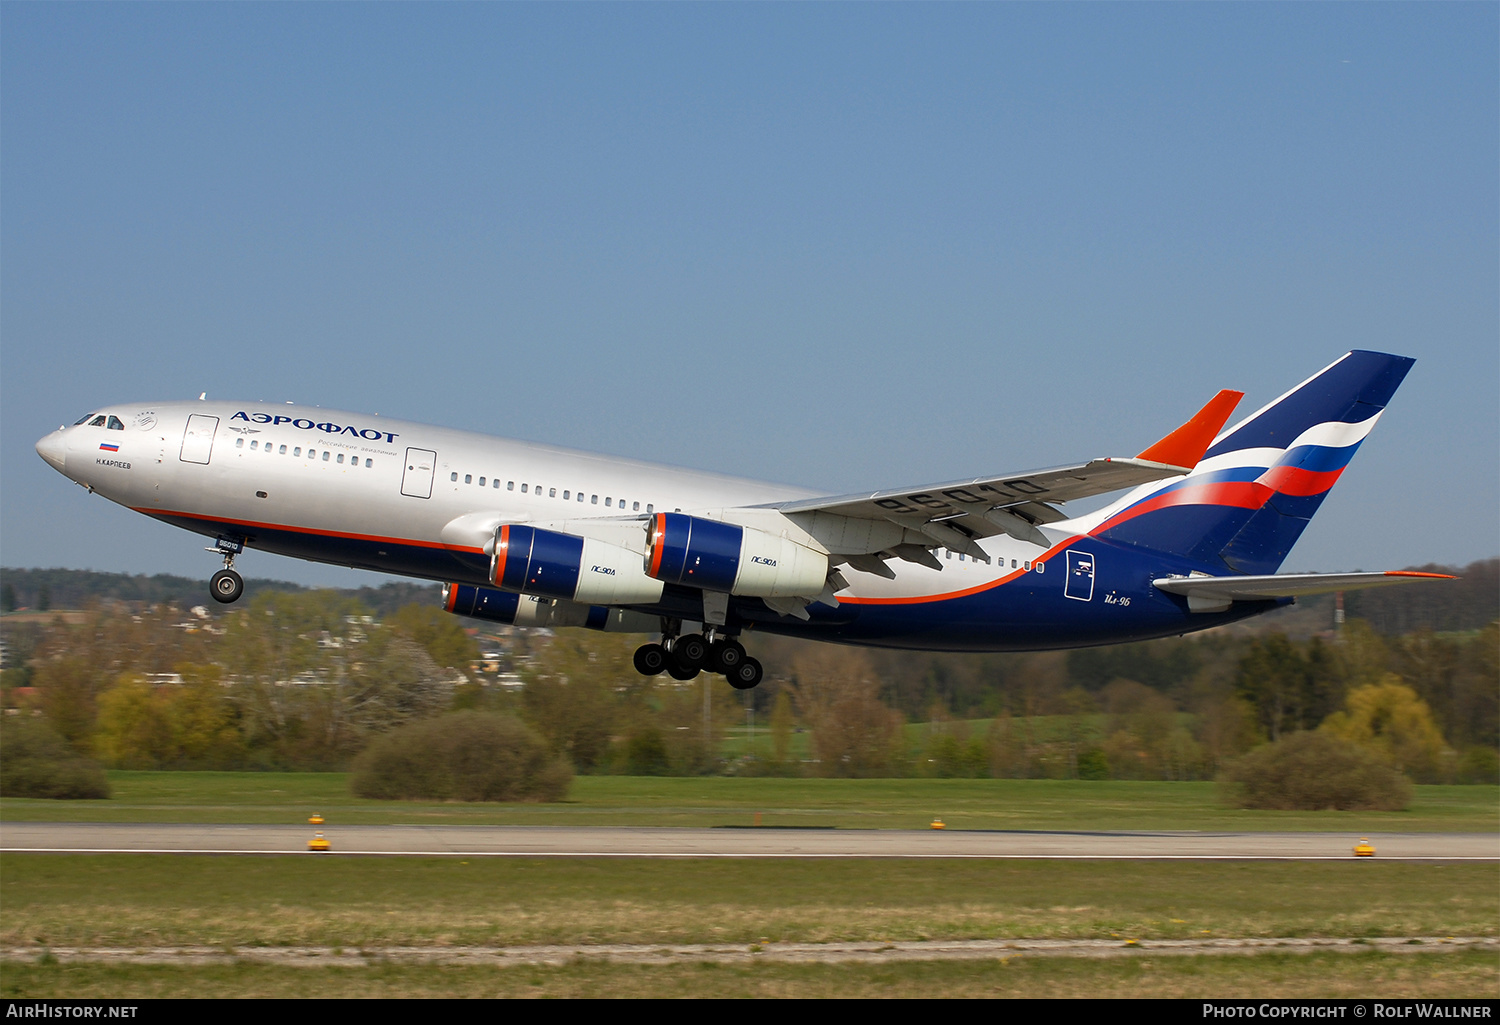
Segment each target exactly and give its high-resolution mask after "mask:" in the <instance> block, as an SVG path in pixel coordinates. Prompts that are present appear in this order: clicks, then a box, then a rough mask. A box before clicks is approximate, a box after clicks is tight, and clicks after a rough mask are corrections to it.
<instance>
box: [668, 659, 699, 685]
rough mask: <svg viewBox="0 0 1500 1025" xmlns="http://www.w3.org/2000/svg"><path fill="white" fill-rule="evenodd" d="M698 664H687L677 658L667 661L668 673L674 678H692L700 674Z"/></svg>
mask: <svg viewBox="0 0 1500 1025" xmlns="http://www.w3.org/2000/svg"><path fill="white" fill-rule="evenodd" d="M698 671H699V670H698V667H697V666H685V665H683V664H682V663H681V662H678V661H677V660H676V659H675V658H674V659H670V660H668V662H667V675H668V676H670V677H671V678H672V679H674V680H692V679H695V678H696V677H697V676H698Z"/></svg>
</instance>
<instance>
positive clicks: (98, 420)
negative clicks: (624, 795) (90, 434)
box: [89, 413, 105, 427]
mask: <svg viewBox="0 0 1500 1025" xmlns="http://www.w3.org/2000/svg"><path fill="white" fill-rule="evenodd" d="M104 420H105V417H104V414H103V413H100V414H99V415H98V416H96V417H94V419H92V420H90V421H89V426H90V427H103V426H104Z"/></svg>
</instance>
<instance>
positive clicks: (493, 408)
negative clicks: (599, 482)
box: [0, 3, 1500, 585]
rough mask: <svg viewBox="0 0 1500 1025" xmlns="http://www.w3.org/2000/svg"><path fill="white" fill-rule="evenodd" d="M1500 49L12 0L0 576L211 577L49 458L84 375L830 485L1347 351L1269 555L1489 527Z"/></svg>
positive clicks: (1151, 29) (798, 17)
mask: <svg viewBox="0 0 1500 1025" xmlns="http://www.w3.org/2000/svg"><path fill="white" fill-rule="evenodd" d="M1497 53H1500V8H1497V7H1496V6H1495V5H1493V4H1421V5H1403V4H1381V5H1374V4H1279V5H1259V4H1255V5H1237V4H1204V5H1191V4H1145V5H1134V4H1110V5H1065V4H1036V5H1031V4H1000V5H979V4H963V5H942V4H934V5H905V4H879V5H860V4H816V5H795V4H750V5H737V4H712V5H691V4H665V5H634V4H611V5H591V4H543V5H524V4H481V5H467V4H448V5H404V4H379V5H375V4H369V5H357V4H323V5H313V4H201V5H188V4H161V5H157V4H111V5H100V4H18V3H4V4H0V562H3V563H4V564H5V565H8V566H72V567H78V568H93V569H100V570H122V571H128V572H137V573H154V572H177V573H185V574H190V575H201V576H205V577H206V576H207V575H208V574H209V573H210V572H211V571H212V570H213V569H214V568H215V566H214V560H213V558H212V557H211V556H209V555H208V554H206V553H204V552H202V551H201V548H202V542H201V541H200V540H199V539H197V538H196V537H194V536H191V535H188V534H186V533H183V532H180V531H176V530H174V529H172V528H169V527H166V526H163V525H160V524H156V523H153V522H151V521H149V520H146V519H144V518H143V517H139V516H136V515H135V514H132V513H129V512H127V511H126V510H123V509H120V508H118V507H114V506H112V505H110V504H109V503H108V502H106V501H104V500H103V499H100V498H97V497H90V496H87V495H85V494H84V493H83V492H82V491H81V490H80V489H78V488H77V487H75V486H73V485H72V484H70V483H69V482H68V481H66V480H65V479H64V478H63V477H61V476H60V475H58V474H56V473H54V472H53V471H52V470H51V469H50V468H48V467H47V466H46V465H45V464H44V463H42V461H41V460H40V459H39V458H38V457H37V456H36V454H35V453H34V452H33V450H32V444H33V443H34V442H35V440H36V439H37V438H38V437H40V436H41V435H42V434H44V433H45V432H46V431H47V430H49V429H51V428H53V427H55V426H56V425H57V424H58V423H60V422H63V421H67V422H72V420H73V419H75V418H76V417H77V416H79V415H80V414H81V413H83V412H85V411H87V410H88V409H89V408H91V407H93V406H96V405H101V404H105V403H110V402H126V401H137V400H163V399H170V398H190V397H194V396H196V395H197V394H198V393H199V392H202V391H207V392H208V393H209V394H210V395H211V396H215V397H223V398H231V397H243V398H249V399H269V400H282V399H292V400H296V401H299V402H306V403H315V404H319V405H323V406H327V407H332V408H339V409H350V410H357V411H367V412H376V411H378V412H380V413H382V414H385V415H387V416H401V417H405V418H409V419H414V420H423V421H428V422H434V423H441V424H446V425H452V426H457V427H464V428H471V429H475V430H483V431H488V432H490V433H495V434H501V435H506V436H511V437H521V438H528V439H535V440H543V441H549V442H553V443H557V444H563V445H570V446H575V447H578V448H585V449H590V450H594V451H604V452H611V453H618V454H621V455H627V456H632V457H636V458H644V459H652V460H658V461H662V462H668V463H676V464H682V465H687V466H694V467H702V468H706V469H714V470H719V471H722V472H729V473H741V474H744V475H746V476H752V477H758V478H763V479H771V480H784V481H788V482H792V483H796V484H802V485H807V486H810V487H816V488H826V489H827V490H828V491H829V492H830V493H841V492H846V491H851V490H856V489H859V488H864V487H869V488H877V487H894V486H900V485H903V484H916V483H922V482H927V481H934V480H942V479H949V478H953V477H959V476H964V475H974V474H980V473H987V472H997V471H1010V470H1023V469H1029V468H1034V467H1040V466H1046V465H1052V464H1056V463H1060V462H1067V461H1072V460H1075V459H1079V458H1086V457H1090V456H1096V455H1114V454H1125V455H1129V454H1133V453H1134V452H1136V451H1139V450H1140V449H1141V448H1143V447H1145V446H1146V445H1148V444H1149V443H1150V442H1152V441H1154V440H1155V439H1156V438H1157V437H1159V436H1160V435H1161V434H1163V433H1165V432H1166V431H1167V430H1169V429H1170V428H1172V427H1174V426H1176V425H1177V424H1178V423H1180V422H1181V421H1182V420H1183V419H1185V418H1186V417H1187V416H1188V415H1190V414H1191V413H1192V412H1193V411H1194V410H1195V409H1196V408H1197V407H1198V406H1199V405H1200V404H1201V403H1202V402H1203V401H1205V400H1206V399H1207V398H1208V397H1209V396H1210V395H1212V394H1213V393H1214V391H1215V390H1217V389H1218V388H1221V387H1233V388H1238V389H1241V390H1244V391H1245V392H1247V396H1246V399H1245V404H1244V409H1245V410H1246V411H1248V410H1250V409H1254V408H1256V407H1257V406H1259V405H1260V404H1262V403H1263V402H1265V401H1267V400H1269V399H1270V398H1272V397H1274V396H1275V395H1276V394H1279V393H1280V392H1281V391H1283V390H1285V389H1286V388H1287V387H1290V386H1291V385H1292V384H1294V383H1295V382H1297V381H1299V380H1301V379H1302V378H1304V377H1306V376H1307V375H1308V374H1310V373H1312V372H1313V371H1314V370H1316V369H1317V368H1319V367H1321V366H1323V365H1324V364H1326V363H1328V362H1330V361H1331V360H1332V359H1334V358H1335V357H1337V356H1338V355H1339V354H1341V353H1343V352H1344V351H1346V350H1348V349H1350V348H1373V349H1381V350H1385V351H1392V352H1398V353H1402V354H1405V355H1410V356H1415V357H1417V364H1416V366H1415V368H1414V370H1413V371H1412V374H1411V376H1410V377H1409V378H1408V379H1407V383H1406V384H1405V385H1404V386H1403V388H1402V389H1401V391H1399V392H1398V393H1397V395H1396V399H1395V401H1394V402H1393V403H1392V405H1391V407H1390V410H1389V412H1388V413H1387V415H1386V417H1385V418H1384V419H1383V421H1382V423H1381V425H1380V427H1379V428H1378V429H1377V430H1376V432H1375V433H1374V434H1373V435H1372V436H1371V438H1370V440H1369V441H1368V442H1367V443H1366V444H1365V445H1364V447H1363V449H1362V450H1361V452H1360V454H1359V456H1358V457H1357V458H1356V459H1355V461H1354V463H1353V464H1352V466H1351V468H1350V470H1349V472H1347V473H1346V474H1345V475H1344V478H1343V480H1342V481H1341V483H1340V484H1339V486H1338V488H1337V489H1335V491H1334V492H1333V494H1332V495H1331V497H1330V498H1329V500H1328V501H1327V502H1325V503H1324V505H1323V508H1322V511H1321V512H1320V513H1319V516H1318V517H1317V519H1315V520H1314V521H1313V524H1312V526H1311V527H1310V528H1309V530H1308V531H1307V533H1306V534H1305V535H1304V536H1303V539H1302V541H1301V542H1300V543H1299V545H1298V547H1297V548H1296V549H1295V550H1294V551H1293V553H1292V557H1291V559H1290V560H1289V561H1288V563H1287V566H1286V567H1285V568H1286V569H1289V570H1293V569H1326V570H1334V569H1354V568H1365V569H1374V568H1384V567H1391V566H1401V565H1410V564H1420V563H1427V562H1446V563H1464V562H1468V561H1470V560H1472V559H1476V558H1483V557H1488V556H1491V555H1494V554H1496V553H1497V552H1500V511H1497V510H1500V286H1497V282H1500V241H1497V240H1500V223H1497V209H1496V208H1497V193H1500V189H1497V168H1500V128H1497V126H1500V102H1497V93H1500V68H1497ZM241 568H242V569H243V570H244V571H245V572H246V573H247V574H248V575H256V576H259V575H267V576H276V577H283V578H287V579H294V580H300V581H303V582H308V583H314V582H325V583H336V584H341V585H348V584H353V583H358V582H362V581H369V580H370V579H371V578H370V577H369V575H366V574H356V573H353V572H351V571H343V570H335V569H331V568H327V567H318V566H313V565H311V564H303V563H297V562H294V561H290V560H285V559H281V558H277V557H274V556H269V555H263V554H262V555H254V556H249V557H247V558H246V559H244V560H242V562H241Z"/></svg>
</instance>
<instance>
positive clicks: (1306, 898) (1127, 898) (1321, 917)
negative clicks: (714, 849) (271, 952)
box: [0, 854, 1500, 948]
mask: <svg viewBox="0 0 1500 1025" xmlns="http://www.w3.org/2000/svg"><path fill="white" fill-rule="evenodd" d="M1497 877H1500V870H1497V868H1496V866H1495V865H1493V864H1485V863H1481V864H1474V863H1452V864H1438V865H1431V864H1408V863H1404V862H1374V863H1370V862H1356V861H1353V860H1352V859H1351V860H1350V861H1347V862H1345V861H1340V862H1230V863H1217V862H1147V861H1140V862H1136V861H1111V862H1072V861H1069V862H1057V861H978V860H953V861H914V860H903V859H890V860H875V859H868V860H864V859H862V860H851V861H843V860H836V859H809V860H775V861H768V860H760V859H749V860H744V861H736V860H723V859H718V860H701V861H700V860H692V859H689V860H681V861H661V860H654V859H646V858H624V859H620V858H613V859H606V858H598V859H588V858H569V859H563V858H476V859H473V860H472V861H468V860H460V859H454V858H420V857H413V858H340V859H322V858H310V857H302V856H279V857H278V856H261V857H233V856H230V857H226V856H204V855H162V854H97V855H91V854H80V855H53V854H7V855H6V856H5V857H4V859H3V862H0V943H3V944H4V945H6V946H12V947H41V946H69V947H71V946H99V947H127V948H129V947H137V946H162V945H168V946H172V945H203V946H214V947H222V946H232V947H250V946H325V947H336V946H343V947H351V948H360V947H386V946H429V945H436V946H511V945H518V944H527V945H530V944H575V943H576V944H595V943H648V944H649V943H736V944H748V943H755V942H759V941H771V942H812V943H817V942H828V941H833V940H840V941H867V940H880V941H906V940H934V939H937V940H948V939H995V938H1030V939H1046V938H1059V939H1075V938H1110V937H1115V938H1120V939H1122V940H1123V939H1141V940H1148V939H1192V938H1198V937H1304V936H1329V937H1369V936H1494V935H1496V934H1497V930H1500V888H1497V886H1496V881H1497Z"/></svg>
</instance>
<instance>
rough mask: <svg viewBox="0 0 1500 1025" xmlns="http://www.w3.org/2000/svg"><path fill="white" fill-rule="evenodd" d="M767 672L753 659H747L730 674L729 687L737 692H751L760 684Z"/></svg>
mask: <svg viewBox="0 0 1500 1025" xmlns="http://www.w3.org/2000/svg"><path fill="white" fill-rule="evenodd" d="M764 675H765V670H763V669H761V667H760V662H759V661H758V660H756V659H753V658H746V659H745V660H744V661H743V662H741V663H740V664H739V665H737V666H735V667H734V669H733V670H731V671H730V673H729V686H731V687H733V688H734V689H735V690H749V689H750V688H751V687H754V686H755V685H756V684H757V683H759V682H760V679H761V677H762V676H764Z"/></svg>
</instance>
